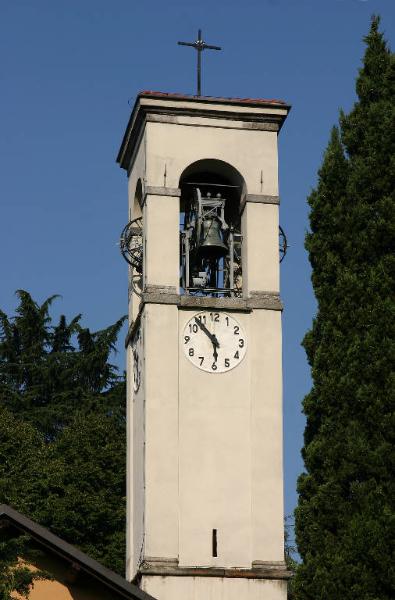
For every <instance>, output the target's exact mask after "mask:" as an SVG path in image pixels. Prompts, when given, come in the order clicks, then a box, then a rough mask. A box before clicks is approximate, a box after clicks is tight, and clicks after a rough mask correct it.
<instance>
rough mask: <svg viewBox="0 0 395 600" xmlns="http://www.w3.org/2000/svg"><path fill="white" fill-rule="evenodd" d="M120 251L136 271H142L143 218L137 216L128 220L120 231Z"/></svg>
mask: <svg viewBox="0 0 395 600" xmlns="http://www.w3.org/2000/svg"><path fill="white" fill-rule="evenodd" d="M119 246H120V248H121V253H122V256H123V257H124V259H125V260H126V262H127V263H129V265H131V266H132V267H133V268H134V269H136V271H137V273H142V272H143V219H142V217H138V218H137V219H133V221H129V223H128V224H127V225H126V227H124V229H123V231H122V233H121V239H120V241H119Z"/></svg>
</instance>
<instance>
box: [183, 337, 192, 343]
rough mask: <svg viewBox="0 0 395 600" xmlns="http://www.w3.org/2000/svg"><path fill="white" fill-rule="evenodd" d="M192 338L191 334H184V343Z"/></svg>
mask: <svg viewBox="0 0 395 600" xmlns="http://www.w3.org/2000/svg"><path fill="white" fill-rule="evenodd" d="M190 340H191V338H190V337H189V335H184V344H187V343H188V342H190Z"/></svg>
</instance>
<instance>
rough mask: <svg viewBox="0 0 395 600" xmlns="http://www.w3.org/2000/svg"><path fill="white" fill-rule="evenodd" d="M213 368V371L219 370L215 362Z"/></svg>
mask: <svg viewBox="0 0 395 600" xmlns="http://www.w3.org/2000/svg"><path fill="white" fill-rule="evenodd" d="M211 368H212V370H213V371H216V370H217V368H218V367H217V363H215V362H213V364H212V365H211Z"/></svg>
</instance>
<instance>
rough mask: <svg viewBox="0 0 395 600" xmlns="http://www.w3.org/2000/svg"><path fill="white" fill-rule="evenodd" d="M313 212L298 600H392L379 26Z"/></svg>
mask: <svg viewBox="0 0 395 600" xmlns="http://www.w3.org/2000/svg"><path fill="white" fill-rule="evenodd" d="M365 42H366V52H365V57H364V62H363V66H362V68H361V70H360V72H359V76H358V79H357V84H356V91H357V96H358V99H357V102H356V103H355V105H354V107H353V109H352V110H351V112H350V114H348V115H345V114H343V113H341V115H340V132H339V131H338V129H336V128H334V129H333V131H332V135H331V139H330V142H329V145H328V148H327V150H326V153H325V155H324V160H323V164H322V167H321V169H320V171H319V178H318V185H317V187H316V189H315V190H314V191H313V192H312V193H311V195H310V197H309V199H308V201H309V204H310V207H311V213H310V226H311V231H310V233H308V234H307V236H306V248H307V250H308V252H309V258H310V262H311V265H312V283H313V288H314V292H315V295H316V298H317V304H318V310H317V315H316V317H315V319H314V322H313V327H312V329H311V331H309V332H308V333H307V335H306V336H305V339H304V342H303V344H304V347H305V349H306V353H307V357H308V361H309V364H310V366H311V371H312V379H313V387H312V390H311V391H310V393H309V394H308V395H307V396H306V398H305V399H304V403H303V408H304V413H305V415H306V417H307V424H306V429H305V436H304V448H303V450H302V455H303V458H304V461H305V469H306V472H305V473H304V474H302V475H301V476H300V477H299V481H298V492H299V504H298V508H297V509H296V515H295V516H296V521H295V525H296V541H297V544H298V549H299V553H300V556H301V558H302V563H301V565H300V566H299V567H298V569H297V573H296V576H295V581H294V589H295V596H296V598H297V599H298V600H329V599H330V600H379V599H380V600H390V599H392V598H394V597H395V581H394V566H393V565H394V545H393V541H394V539H395V516H394V499H395V486H394V483H393V473H394V472H395V468H394V467H395V464H394V463H395V455H394V417H393V414H394V412H393V408H394V405H393V399H394V374H393V365H394V358H395V351H394V341H393V340H394V330H395V319H394V272H395V269H394V267H395V258H394V239H395V236H394V233H395V219H394V217H395V194H394V181H395V152H394V150H395V137H394V125H395V118H394V117H395V106H394V81H395V77H394V74H395V70H394V66H395V62H394V55H393V54H391V52H390V50H389V49H388V47H387V45H386V43H385V41H384V39H383V35H382V34H381V33H380V31H379V18H378V17H373V19H372V25H371V29H370V32H369V34H368V35H367V36H366V38H365Z"/></svg>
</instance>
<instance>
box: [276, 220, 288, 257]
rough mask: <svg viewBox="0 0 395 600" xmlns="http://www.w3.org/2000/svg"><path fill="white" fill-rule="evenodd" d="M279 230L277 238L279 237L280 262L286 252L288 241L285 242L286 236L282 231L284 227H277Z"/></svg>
mask: <svg viewBox="0 0 395 600" xmlns="http://www.w3.org/2000/svg"><path fill="white" fill-rule="evenodd" d="M278 230H279V232H278V233H279V238H280V262H282V260H283V258H284V256H285V255H286V253H287V249H288V242H287V236H286V235H285V233H284V229H283V228H282V227H280V226H279V227H278Z"/></svg>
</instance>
